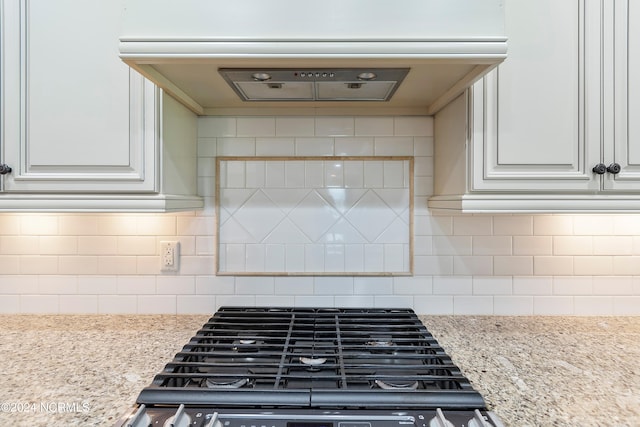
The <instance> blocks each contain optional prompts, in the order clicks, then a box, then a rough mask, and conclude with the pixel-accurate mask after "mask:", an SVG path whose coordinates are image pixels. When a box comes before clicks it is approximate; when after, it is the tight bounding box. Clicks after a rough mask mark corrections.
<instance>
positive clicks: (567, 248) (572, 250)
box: [553, 236, 593, 255]
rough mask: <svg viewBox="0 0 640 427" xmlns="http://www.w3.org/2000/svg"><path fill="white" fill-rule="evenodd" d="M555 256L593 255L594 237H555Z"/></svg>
mask: <svg viewBox="0 0 640 427" xmlns="http://www.w3.org/2000/svg"><path fill="white" fill-rule="evenodd" d="M553 254H554V255H592V254H593V237H591V236H555V237H554V238H553Z"/></svg>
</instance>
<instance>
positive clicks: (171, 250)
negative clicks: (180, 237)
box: [160, 240, 180, 271]
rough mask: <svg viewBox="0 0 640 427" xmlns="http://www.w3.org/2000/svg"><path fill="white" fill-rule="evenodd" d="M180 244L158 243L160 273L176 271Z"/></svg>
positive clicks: (173, 242)
mask: <svg viewBox="0 0 640 427" xmlns="http://www.w3.org/2000/svg"><path fill="white" fill-rule="evenodd" d="M179 257H180V243H179V242H176V241H168V240H167V241H163V242H160V271H178V259H179Z"/></svg>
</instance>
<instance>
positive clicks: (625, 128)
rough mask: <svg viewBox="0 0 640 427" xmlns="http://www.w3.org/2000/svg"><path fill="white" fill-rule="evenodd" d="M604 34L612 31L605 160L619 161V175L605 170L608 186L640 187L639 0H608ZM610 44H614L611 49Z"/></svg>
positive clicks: (630, 189) (608, 71)
mask: <svg viewBox="0 0 640 427" xmlns="http://www.w3.org/2000/svg"><path fill="white" fill-rule="evenodd" d="M604 10H605V13H606V18H607V19H605V21H604V22H605V23H607V25H610V27H609V28H608V30H610V31H605V34H613V40H612V45H611V44H607V45H606V47H607V49H605V52H606V54H607V58H605V70H606V73H607V74H606V76H605V77H606V78H605V79H604V82H605V84H606V86H605V87H606V88H607V89H610V90H609V91H608V92H605V93H607V98H606V100H605V107H606V108H605V115H604V117H605V132H604V135H605V144H604V146H605V149H606V151H605V158H604V161H605V164H607V165H609V164H611V163H614V162H615V163H618V164H619V165H620V166H621V170H620V173H619V174H617V175H612V174H606V175H605V182H604V186H605V189H607V190H616V191H638V190H639V189H640V120H638V119H639V118H640V26H639V25H637V23H639V22H640V4H639V3H638V1H636V0H616V1H615V2H605V9H604ZM630 23H634V24H635V25H630ZM609 47H611V48H610V49H609Z"/></svg>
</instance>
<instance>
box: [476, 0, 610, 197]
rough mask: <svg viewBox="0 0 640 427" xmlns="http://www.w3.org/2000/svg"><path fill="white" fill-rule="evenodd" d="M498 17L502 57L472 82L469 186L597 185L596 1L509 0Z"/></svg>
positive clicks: (558, 187) (554, 187)
mask: <svg viewBox="0 0 640 427" xmlns="http://www.w3.org/2000/svg"><path fill="white" fill-rule="evenodd" d="M505 20H506V29H507V34H508V35H509V52H508V58H507V59H506V60H505V62H504V63H503V64H501V65H500V66H499V67H498V68H497V69H496V70H494V71H492V72H491V73H490V74H489V75H488V76H487V77H485V79H484V80H483V81H482V82H479V83H477V84H476V85H475V86H474V89H473V106H474V107H473V135H472V136H473V154H472V155H473V159H474V161H473V188H474V190H511V191H514V190H515V191H541V190H549V191H567V190H571V191H583V190H594V189H597V188H598V187H599V181H598V180H597V179H594V177H593V173H592V172H591V168H592V166H593V165H592V163H593V164H595V163H597V162H598V159H599V150H600V147H599V138H600V128H599V113H598V111H599V96H600V86H599V84H600V67H599V62H600V56H599V51H600V49H599V46H600V8H599V2H598V1H597V0H573V1H570V0H561V1H558V0H542V1H535V2H523V1H516V0H509V1H506V3H505ZM587 93H588V96H587Z"/></svg>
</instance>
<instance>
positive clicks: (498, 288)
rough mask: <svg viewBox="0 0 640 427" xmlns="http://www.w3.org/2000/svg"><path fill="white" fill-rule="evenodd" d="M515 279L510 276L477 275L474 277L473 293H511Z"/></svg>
mask: <svg viewBox="0 0 640 427" xmlns="http://www.w3.org/2000/svg"><path fill="white" fill-rule="evenodd" d="M512 293H513V281H512V278H511V277H509V276H505V277H501V276H476V277H474V278H473V295H511V294H512Z"/></svg>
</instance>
